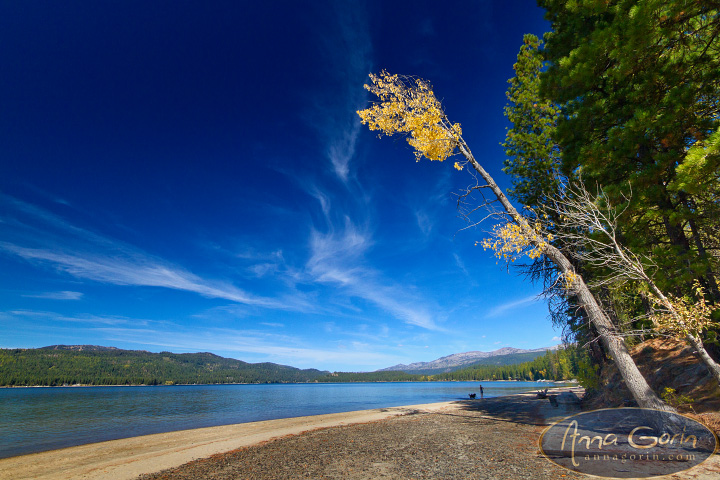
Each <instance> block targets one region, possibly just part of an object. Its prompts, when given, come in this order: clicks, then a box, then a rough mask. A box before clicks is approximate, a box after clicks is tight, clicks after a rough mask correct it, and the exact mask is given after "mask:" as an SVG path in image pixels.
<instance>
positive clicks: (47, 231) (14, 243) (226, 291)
mask: <svg viewBox="0 0 720 480" xmlns="http://www.w3.org/2000/svg"><path fill="white" fill-rule="evenodd" d="M0 201H2V202H4V203H6V204H10V205H11V206H13V207H15V208H14V210H15V213H16V216H12V217H6V218H5V220H6V221H8V222H9V223H10V224H11V226H12V227H13V228H12V229H6V231H5V233H7V236H9V237H11V238H10V241H0V251H2V252H5V253H6V254H11V255H14V256H17V257H19V258H22V259H24V260H26V261H28V262H31V263H34V264H38V265H44V266H51V267H53V268H55V269H56V270H59V271H62V272H65V273H67V274H69V275H72V276H73V277H75V278H79V279H85V280H92V281H95V282H101V283H107V284H113V285H127V286H131V285H132V286H144V287H160V288H169V289H173V290H181V291H187V292H193V293H196V294H199V295H202V296H205V297H209V298H221V299H225V300H229V301H232V302H237V303H243V304H247V305H254V306H261V307H270V308H280V309H289V308H293V305H292V302H287V301H286V300H279V299H274V298H265V297H260V296H256V295H253V294H251V293H248V292H246V291H244V290H243V289H241V288H238V287H236V286H234V285H232V284H229V283H227V282H222V281H218V280H212V279H206V278H202V277H200V276H199V275H196V274H194V273H192V272H190V271H188V270H187V269H184V268H182V267H180V266H178V265H174V264H172V263H171V262H167V261H165V260H163V259H161V258H158V257H156V256H154V255H151V254H148V253H146V252H143V251H142V250H140V249H138V248H135V247H132V246H130V245H128V244H125V243H123V242H120V241H117V240H113V239H111V238H108V237H104V236H101V235H98V234H96V233H93V232H91V231H89V230H86V229H83V228H80V227H77V226H75V225H72V224H71V223H69V222H67V221H65V220H64V219H62V218H61V217H58V216H56V215H54V214H52V213H50V212H47V211H45V210H42V209H40V208H37V207H35V206H32V205H29V204H27V203H24V202H21V201H19V200H16V199H12V198H10V197H7V196H2V197H0ZM68 296H72V293H70V294H68V293H66V294H65V297H66V298H67V297H68Z"/></svg>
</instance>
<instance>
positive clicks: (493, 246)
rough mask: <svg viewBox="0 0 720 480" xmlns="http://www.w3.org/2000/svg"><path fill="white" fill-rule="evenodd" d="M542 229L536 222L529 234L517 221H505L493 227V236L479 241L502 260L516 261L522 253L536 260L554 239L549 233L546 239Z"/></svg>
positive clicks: (484, 247)
mask: <svg viewBox="0 0 720 480" xmlns="http://www.w3.org/2000/svg"><path fill="white" fill-rule="evenodd" d="M540 230H541V225H540V223H539V222H537V223H536V224H535V227H534V231H533V233H531V234H529V235H528V234H527V233H526V232H524V231H523V228H522V227H521V226H520V225H518V224H516V223H504V224H500V225H495V226H494V227H493V232H492V238H486V239H484V240H483V241H482V242H477V243H480V244H481V245H482V247H483V249H490V250H492V251H493V252H494V253H495V256H496V257H497V258H499V259H501V260H505V261H508V260H509V261H511V262H514V261H515V258H517V257H519V256H522V255H527V256H529V257H530V258H532V259H533V260H534V259H536V258H538V257H540V255H542V254H543V252H544V251H545V247H546V246H547V244H548V243H547V242H550V241H552V235H548V238H547V239H545V238H544V237H543V236H542V233H541V232H540ZM528 247H531V248H530V249H528Z"/></svg>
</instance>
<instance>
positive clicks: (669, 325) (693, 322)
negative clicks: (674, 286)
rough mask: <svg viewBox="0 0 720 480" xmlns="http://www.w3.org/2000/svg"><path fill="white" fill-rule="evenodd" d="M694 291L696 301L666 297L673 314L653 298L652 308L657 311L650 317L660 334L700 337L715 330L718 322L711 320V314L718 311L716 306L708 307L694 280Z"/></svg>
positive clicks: (698, 285) (660, 301) (701, 291)
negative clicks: (708, 331)
mask: <svg viewBox="0 0 720 480" xmlns="http://www.w3.org/2000/svg"><path fill="white" fill-rule="evenodd" d="M694 290H695V293H696V296H697V298H698V300H697V301H696V300H694V299H692V298H688V297H675V296H673V295H668V296H667V301H668V302H669V303H670V304H671V305H672V309H673V310H674V312H671V311H669V309H668V308H667V306H666V305H664V304H663V302H662V300H661V299H658V298H656V297H653V298H652V299H653V303H654V304H655V305H654V306H655V307H656V308H657V309H658V310H656V313H655V314H654V315H653V316H652V319H653V320H654V321H655V325H656V326H657V329H658V330H659V331H660V332H664V333H669V334H672V335H676V336H687V335H692V336H696V337H697V336H700V335H702V332H703V331H705V330H708V329H710V330H711V329H717V328H718V326H719V325H718V322H716V321H714V320H713V319H712V315H713V312H714V311H715V310H718V309H720V306H718V305H709V304H708V303H707V302H706V300H705V292H704V291H703V289H702V287H701V286H700V283H699V282H698V281H697V280H695V284H694Z"/></svg>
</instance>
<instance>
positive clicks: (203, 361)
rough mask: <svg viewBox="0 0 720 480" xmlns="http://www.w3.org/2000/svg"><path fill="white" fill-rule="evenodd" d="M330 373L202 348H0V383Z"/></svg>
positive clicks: (296, 378)
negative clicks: (190, 350)
mask: <svg viewBox="0 0 720 480" xmlns="http://www.w3.org/2000/svg"><path fill="white" fill-rule="evenodd" d="M329 373H330V372H323V371H320V370H315V369H307V370H301V369H299V368H294V367H288V366H285V365H278V364H275V363H247V362H243V361H241V360H235V359H232V358H223V357H220V356H218V355H214V354H212V353H206V352H205V353H180V354H178V353H171V352H160V353H150V352H147V351H145V350H122V349H119V348H115V347H101V346H97V345H52V346H49V347H44V348H27V349H0V386H8V385H9V386H20V385H47V386H54V385H74V384H81V385H170V384H201V383H213V384H217V383H302V382H314V381H319V379H321V378H323V377H326V376H328V375H329Z"/></svg>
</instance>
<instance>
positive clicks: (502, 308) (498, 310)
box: [485, 295, 538, 318]
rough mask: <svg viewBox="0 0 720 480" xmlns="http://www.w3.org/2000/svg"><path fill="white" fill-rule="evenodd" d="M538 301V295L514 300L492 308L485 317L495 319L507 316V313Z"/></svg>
mask: <svg viewBox="0 0 720 480" xmlns="http://www.w3.org/2000/svg"><path fill="white" fill-rule="evenodd" d="M537 301H538V297H537V295H532V296H530V297H525V298H521V299H520V300H514V301H512V302H506V303H503V304H502V305H497V306H495V307H493V308H491V309H490V310H489V311H488V312H487V314H486V315H485V318H495V317H499V316H501V315H504V314H506V313H507V312H509V311H511V310H515V309H517V308H521V307H523V306H525V305H528V304H530V303H534V302H537Z"/></svg>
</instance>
